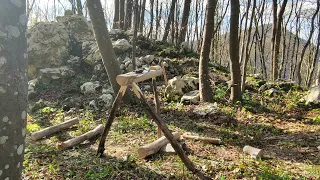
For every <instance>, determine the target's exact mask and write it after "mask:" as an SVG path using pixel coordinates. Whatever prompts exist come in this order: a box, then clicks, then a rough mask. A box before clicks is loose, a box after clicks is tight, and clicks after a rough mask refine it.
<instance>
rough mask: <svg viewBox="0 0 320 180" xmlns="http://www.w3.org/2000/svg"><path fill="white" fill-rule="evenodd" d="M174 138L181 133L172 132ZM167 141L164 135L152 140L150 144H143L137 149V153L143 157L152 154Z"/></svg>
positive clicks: (177, 137) (178, 136)
mask: <svg viewBox="0 0 320 180" xmlns="http://www.w3.org/2000/svg"><path fill="white" fill-rule="evenodd" d="M172 134H173V136H174V138H175V139H180V136H181V134H180V133H179V132H174V133H172ZM168 143H169V141H168V139H167V138H166V137H165V136H162V137H161V138H159V139H157V140H156V141H154V142H152V143H151V144H147V145H144V146H142V147H140V148H139V149H138V154H139V157H140V158H145V157H147V156H150V155H152V154H155V153H157V152H158V151H159V150H160V149H161V147H163V146H165V145H166V144H168Z"/></svg>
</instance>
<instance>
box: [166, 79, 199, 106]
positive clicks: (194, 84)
mask: <svg viewBox="0 0 320 180" xmlns="http://www.w3.org/2000/svg"><path fill="white" fill-rule="evenodd" d="M197 89H199V79H198V78H195V77H190V76H183V77H182V78H181V77H180V76H176V77H174V78H173V79H170V80H169V81H168V86H167V87H166V89H165V95H166V97H167V98H168V99H170V100H180V99H181V97H182V96H183V94H184V93H187V92H189V91H193V90H197Z"/></svg>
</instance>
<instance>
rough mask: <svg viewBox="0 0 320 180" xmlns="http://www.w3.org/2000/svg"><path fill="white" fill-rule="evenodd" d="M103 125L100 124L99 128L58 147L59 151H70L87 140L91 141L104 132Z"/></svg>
mask: <svg viewBox="0 0 320 180" xmlns="http://www.w3.org/2000/svg"><path fill="white" fill-rule="evenodd" d="M103 128H104V127H103V125H102V124H100V125H99V126H97V127H96V128H94V129H93V130H91V131H88V132H86V133H84V134H81V135H80V136H77V137H74V138H72V139H69V140H67V141H65V142H63V143H61V144H60V145H58V149H61V150H65V149H69V148H72V147H74V146H76V145H78V144H80V143H82V142H83V141H85V140H89V139H91V138H93V137H95V136H97V135H99V134H101V133H102V132H103Z"/></svg>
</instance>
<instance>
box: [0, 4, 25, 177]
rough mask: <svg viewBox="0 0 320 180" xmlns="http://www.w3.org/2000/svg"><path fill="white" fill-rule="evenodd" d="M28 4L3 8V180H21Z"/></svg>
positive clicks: (0, 21)
mask: <svg viewBox="0 0 320 180" xmlns="http://www.w3.org/2000/svg"><path fill="white" fill-rule="evenodd" d="M26 22H27V19H26V1H9V0H3V1H1V6H0V32H1V35H0V44H1V45H0V77H1V78H0V111H1V113H0V127H1V129H0V154H1V155H0V167H1V168H0V179H21V171H22V168H23V160H24V157H23V156H24V149H25V137H26V122H27V104H28V102H27V94H28V88H27V87H28V79H27V64H28V62H27V40H26Z"/></svg>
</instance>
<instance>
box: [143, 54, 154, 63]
mask: <svg viewBox="0 0 320 180" xmlns="http://www.w3.org/2000/svg"><path fill="white" fill-rule="evenodd" d="M144 60H145V61H146V62H147V63H148V64H150V63H152V61H153V60H154V55H146V56H145V57H144Z"/></svg>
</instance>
